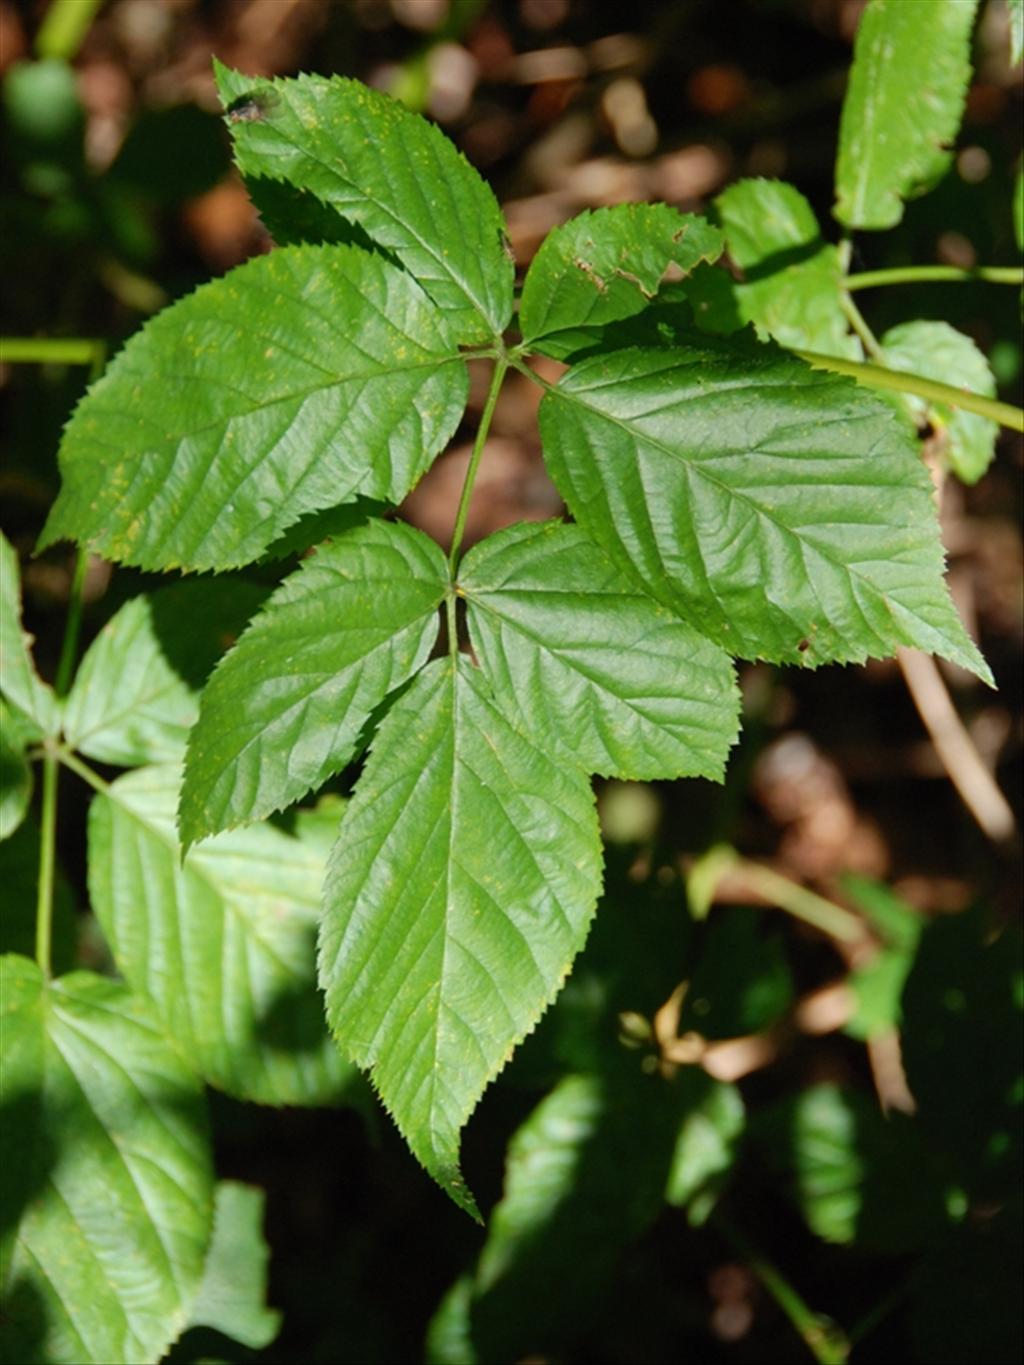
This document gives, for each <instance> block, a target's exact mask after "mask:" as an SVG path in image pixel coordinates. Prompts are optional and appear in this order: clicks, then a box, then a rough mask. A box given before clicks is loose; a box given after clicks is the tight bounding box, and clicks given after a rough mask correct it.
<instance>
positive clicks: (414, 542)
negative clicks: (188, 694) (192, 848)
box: [181, 521, 448, 845]
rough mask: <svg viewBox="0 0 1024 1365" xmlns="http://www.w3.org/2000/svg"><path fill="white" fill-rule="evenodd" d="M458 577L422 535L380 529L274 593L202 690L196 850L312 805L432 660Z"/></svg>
mask: <svg viewBox="0 0 1024 1365" xmlns="http://www.w3.org/2000/svg"><path fill="white" fill-rule="evenodd" d="M447 581H448V574H447V567H446V565H445V560H444V556H443V555H442V553H441V551H440V549H439V548H438V547H437V545H436V544H435V543H434V542H433V541H432V540H429V539H428V538H427V537H426V536H425V535H423V533H422V532H420V531H416V530H414V529H413V528H412V527H411V526H405V525H403V524H401V523H392V522H384V521H371V522H369V523H367V525H365V526H362V527H358V528H356V529H355V530H353V531H349V532H348V533H347V534H345V535H343V536H341V537H340V538H339V539H338V540H336V541H334V542H333V543H331V544H329V545H325V546H322V547H321V548H320V549H319V550H318V551H317V552H316V553H315V554H314V555H313V556H312V557H311V558H310V559H307V560H305V561H304V562H303V564H302V566H301V568H300V569H299V570H298V571H297V572H296V573H294V574H292V575H291V576H290V577H289V578H287V579H286V580H285V582H284V583H283V584H282V585H281V587H280V588H278V590H277V591H276V592H275V593H274V594H273V596H272V597H271V599H270V601H269V602H268V603H267V605H266V607H265V609H264V610H263V611H262V612H261V613H260V615H259V616H257V617H256V619H255V620H254V621H253V623H252V625H251V626H250V627H249V629H248V630H247V631H246V632H245V634H244V635H243V636H242V638H241V640H240V641H239V642H238V644H237V646H236V647H235V648H234V649H233V650H232V651H231V652H230V653H229V654H227V655H225V657H224V659H223V661H222V662H221V664H220V666H219V667H218V669H217V671H216V672H215V673H214V675H213V677H212V678H211V679H210V682H209V684H208V685H207V687H206V690H205V691H204V693H203V697H202V702H201V706H200V712H199V721H198V723H197V725H196V727H195V729H194V730H193V732H192V736H191V738H190V740H189V750H188V760H187V763H186V767H185V783H184V787H183V789H182V799H181V832H182V838H183V840H184V842H185V843H186V845H187V844H190V843H192V842H193V841H195V840H196V839H201V838H203V837H204V836H205V835H207V834H214V833H216V831H217V830H220V829H230V828H232V827H233V826H235V825H239V824H244V823H246V822H248V821H250V820H258V819H260V818H261V817H262V816H264V815H269V814H270V813H271V812H272V811H275V810H281V809H282V808H283V807H285V806H287V805H290V804H291V803H292V802H293V801H297V800H298V799H299V798H300V797H302V796H305V794H306V792H308V791H309V790H310V789H312V788H315V787H319V786H320V785H321V784H322V783H323V782H325V781H326V779H327V778H328V777H330V776H331V774H332V773H336V772H338V771H339V770H340V769H341V768H343V767H344V766H345V764H346V763H347V762H348V761H349V759H350V758H351V757H352V754H353V751H354V749H355V746H356V742H357V740H358V738H359V735H360V732H361V731H362V729H363V727H364V726H365V725H366V722H367V720H368V719H369V716H370V713H371V711H373V709H374V708H375V707H376V706H378V705H379V704H380V702H382V701H383V700H384V698H385V697H386V696H387V695H388V693H389V692H391V691H392V689H394V688H395V687H398V686H399V685H400V684H401V683H403V682H405V680H406V679H407V678H409V677H410V676H411V675H412V674H413V673H415V672H416V670H417V669H418V668H420V666H421V665H422V664H424V663H425V662H426V660H427V658H428V656H429V654H430V650H431V647H432V645H433V643H434V641H435V639H436V638H437V630H438V616H437V607H438V606H439V604H440V602H441V600H442V598H443V596H444V593H445V587H446V584H447Z"/></svg>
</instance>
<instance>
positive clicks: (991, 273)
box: [843, 265, 1024, 290]
mask: <svg viewBox="0 0 1024 1365" xmlns="http://www.w3.org/2000/svg"><path fill="white" fill-rule="evenodd" d="M946 280H950V281H955V282H963V283H966V282H967V281H969V280H987V281H988V283H989V284H1015V285H1024V270H1022V269H1020V268H1019V267H1018V266H1013V265H1007V266H1003V265H979V266H976V267H975V268H974V269H973V270H961V269H960V267H959V266H956V265H904V266H899V267H897V268H895V269H892V270H862V271H861V272H860V273H859V274H856V275H847V277H846V279H845V280H844V281H843V286H844V287H845V288H846V289H850V290H855V289H874V288H876V287H878V286H881V285H887V284H927V283H929V282H942V281H946Z"/></svg>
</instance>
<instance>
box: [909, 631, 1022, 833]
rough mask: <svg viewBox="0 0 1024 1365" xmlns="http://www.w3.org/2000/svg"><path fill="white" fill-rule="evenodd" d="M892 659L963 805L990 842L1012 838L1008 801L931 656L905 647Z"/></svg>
mask: <svg viewBox="0 0 1024 1365" xmlns="http://www.w3.org/2000/svg"><path fill="white" fill-rule="evenodd" d="M896 657H897V660H898V661H899V666H900V670H901V671H902V673H903V678H904V681H905V682H906V684H907V689H908V691H909V692H910V695H911V697H912V698H913V701H914V705H915V706H916V707H917V711H918V714H919V715H920V717H921V720H922V721H923V722H924V726H925V729H926V730H927V731H928V734H929V736H930V738H931V741H932V743H933V744H934V746H935V752H936V753H937V754H938V756H939V758H940V759H941V760H942V765H943V767H944V768H945V769H946V772H947V773H948V774H949V780H950V781H951V782H952V783H953V785H954V786H955V787H956V789H957V791H958V792H959V793H960V796H961V798H962V799H963V802H964V805H965V806H966V807H967V809H968V810H969V811H970V812H971V814H972V815H973V816H974V818H975V820H977V822H978V824H979V825H980V826H981V828H982V829H983V830H984V832H985V833H986V834H987V835H988V837H989V838H990V839H991V840H992V841H993V842H994V843H1001V842H1002V841H1003V840H1007V839H1010V838H1012V837H1013V833H1014V829H1015V821H1014V818H1013V811H1012V810H1011V809H1010V804H1009V802H1008V801H1007V800H1006V797H1005V796H1004V795H1003V793H1002V792H1001V791H1000V790H999V787H998V786H997V785H996V780H995V778H994V777H993V776H992V774H991V773H990V772H989V770H988V769H987V768H986V767H985V764H984V762H983V760H982V758H981V755H980V754H979V753H978V750H977V748H976V747H975V744H974V741H973V740H972V739H971V737H970V735H969V734H968V732H967V729H966V727H965V725H964V723H963V721H962V720H961V719H960V717H959V716H958V715H957V712H956V708H955V707H954V705H953V702H952V700H951V699H950V695H949V691H948V689H947V687H946V684H945V682H944V681H943V678H942V674H941V673H940V672H939V669H938V666H937V664H936V663H935V660H934V659H933V658H932V656H931V655H930V654H922V653H921V652H920V650H917V649H906V648H903V649H901V650H900V651H899V653H898V654H897V656H896Z"/></svg>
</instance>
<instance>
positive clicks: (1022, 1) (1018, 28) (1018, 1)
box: [1006, 0, 1024, 66]
mask: <svg viewBox="0 0 1024 1365" xmlns="http://www.w3.org/2000/svg"><path fill="white" fill-rule="evenodd" d="M1006 3H1007V5H1008V6H1009V10H1010V64H1011V66H1016V65H1017V63H1018V62H1019V61H1020V59H1021V56H1022V55H1024V0H1006Z"/></svg>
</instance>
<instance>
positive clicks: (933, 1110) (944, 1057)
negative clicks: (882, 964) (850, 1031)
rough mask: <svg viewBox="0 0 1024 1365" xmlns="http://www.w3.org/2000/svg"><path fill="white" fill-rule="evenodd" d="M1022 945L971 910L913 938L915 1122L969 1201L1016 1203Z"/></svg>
mask: <svg viewBox="0 0 1024 1365" xmlns="http://www.w3.org/2000/svg"><path fill="white" fill-rule="evenodd" d="M1022 1017H1024V940H1022V936H1021V931H1020V927H1019V925H1017V924H1014V923H1011V924H1009V925H1008V926H1007V927H1006V928H1005V929H1004V930H1003V932H1002V933H1001V934H1000V935H999V937H997V938H992V937H991V934H990V926H989V925H988V924H987V923H986V919H985V917H984V916H983V915H982V914H981V913H980V912H978V911H972V912H970V913H966V914H959V915H940V916H938V917H937V918H934V919H932V920H931V921H930V922H929V924H928V925H927V927H926V929H925V931H924V933H923V934H922V935H921V942H920V946H919V947H918V950H917V956H916V958H915V959H914V965H913V968H912V969H911V972H910V975H909V976H908V977H907V983H906V986H905V987H904V991H903V1030H902V1049H903V1063H904V1066H905V1068H906V1073H907V1083H908V1085H909V1086H910V1091H911V1094H912V1095H913V1096H914V1099H915V1100H916V1101H917V1117H918V1121H919V1123H920V1124H921V1127H922V1128H923V1129H924V1131H925V1133H926V1134H927V1137H928V1141H929V1142H930V1144H931V1145H932V1146H934V1147H937V1148H939V1149H941V1150H944V1151H946V1152H948V1153H949V1155H950V1157H951V1158H952V1159H953V1161H954V1162H955V1163H956V1169H957V1175H958V1177H959V1179H960V1181H961V1183H962V1185H963V1187H964V1188H965V1189H966V1190H967V1191H968V1193H969V1195H970V1197H971V1198H972V1199H973V1200H976V1201H978V1202H979V1203H994V1204H1001V1203H1003V1202H1004V1201H1005V1200H1007V1199H1009V1198H1019V1197H1020V1168H1021V1153H1022V1151H1024V1029H1022V1028H1021V1024H1022V1021H1024V1018H1022Z"/></svg>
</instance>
